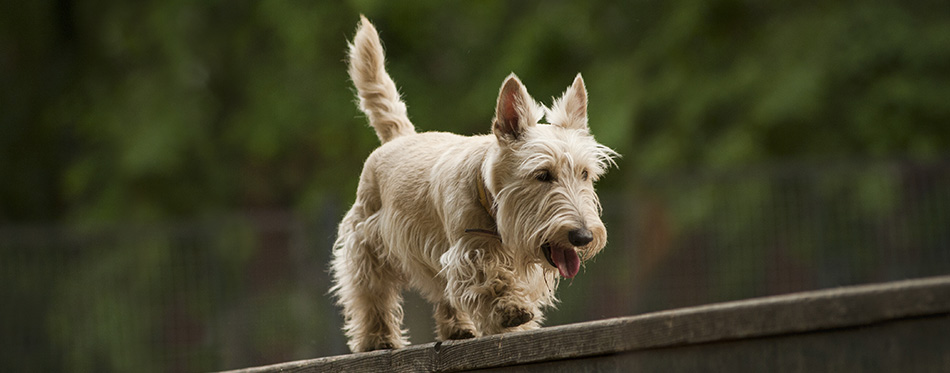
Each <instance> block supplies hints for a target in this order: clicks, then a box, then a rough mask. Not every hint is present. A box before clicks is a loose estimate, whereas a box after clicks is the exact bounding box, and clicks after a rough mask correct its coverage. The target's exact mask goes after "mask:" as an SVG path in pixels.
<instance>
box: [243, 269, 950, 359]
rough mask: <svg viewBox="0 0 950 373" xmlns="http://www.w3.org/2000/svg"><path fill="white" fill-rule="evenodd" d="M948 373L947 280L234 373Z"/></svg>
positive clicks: (754, 301) (949, 321) (726, 305)
mask: <svg viewBox="0 0 950 373" xmlns="http://www.w3.org/2000/svg"><path fill="white" fill-rule="evenodd" d="M487 368H491V369H492V370H496V371H519V372H534V371H537V372H550V371H563V372H573V371H657V372H669V371H688V372H693V371H767V372H781V371H807V372H812V371H839V372H848V371H853V372H857V371H886V372H916V371H950V276H944V277H934V278H925V279H915V280H906V281H898V282H890V283H883V284H873V285H863V286H852V287H845V288H837V289H828V290H820V291H812V292H805V293H796V294H788V295H781V296H773V297H766V298H758V299H750V300H744V301H738V302H729V303H720V304H712V305H707V306H701V307H693V308H684V309H678V310H671V311H664V312H657V313H651V314H645V315H640V316H631V317H623V318H616V319H608V320H600V321H592V322H585V323H579V324H571V325H563V326H555V327H548V328H542V329H538V330H533V331H528V332H518V333H508V334H501V335H494V336H489V337H483V338H476V339H470V340H462V341H448V342H437V343H428V344H423V345H417V346H410V347H407V348H403V349H399V350H385V351H374V352H369V353H360V354H351V355H341V356H332V357H323V358H317V359H312V360H301V361H295V362H289V363H282V364H276V365H269V366H263V367H256V368H248V369H244V370H239V371H237V372H387V371H393V372H454V371H464V370H472V369H487Z"/></svg>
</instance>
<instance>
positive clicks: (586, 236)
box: [567, 228, 594, 246]
mask: <svg viewBox="0 0 950 373" xmlns="http://www.w3.org/2000/svg"><path fill="white" fill-rule="evenodd" d="M567 240H568V241H571V245H574V246H584V245H587V244H589V243H590V242H591V241H593V240H594V234H593V233H591V232H590V231H589V230H587V229H585V228H580V229H575V230H572V231H570V232H567Z"/></svg>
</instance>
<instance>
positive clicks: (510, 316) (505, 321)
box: [501, 306, 534, 328]
mask: <svg viewBox="0 0 950 373" xmlns="http://www.w3.org/2000/svg"><path fill="white" fill-rule="evenodd" d="M532 319H534V314H533V313H531V311H528V310H527V309H524V308H521V307H516V306H509V307H507V308H505V309H504V310H503V311H502V314H501V326H503V327H505V328H514V327H516V326H519V325H524V324H525V323H527V322H528V321H531V320H532Z"/></svg>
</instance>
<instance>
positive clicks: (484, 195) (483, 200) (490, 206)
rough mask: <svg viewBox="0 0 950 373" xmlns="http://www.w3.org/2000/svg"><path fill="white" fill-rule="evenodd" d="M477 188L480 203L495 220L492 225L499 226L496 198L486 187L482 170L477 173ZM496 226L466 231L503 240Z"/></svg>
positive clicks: (466, 231)
mask: <svg viewBox="0 0 950 373" xmlns="http://www.w3.org/2000/svg"><path fill="white" fill-rule="evenodd" d="M475 189H476V190H477V191H478V203H480V204H481V205H482V208H484V209H485V212H486V213H488V216H490V217H491V220H492V222H493V224H492V225H494V226H497V223H495V201H494V198H492V195H491V194H490V193H488V189H487V188H486V187H485V181H484V180H482V173H481V171H480V170H479V172H477V173H476V175H475ZM494 226H493V227H492V229H478V228H472V229H466V230H465V233H475V234H480V235H486V236H489V237H491V238H495V239H498V240H499V241H501V236H500V235H498V230H497V228H495V227H494Z"/></svg>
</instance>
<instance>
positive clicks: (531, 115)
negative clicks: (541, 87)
mask: <svg viewBox="0 0 950 373" xmlns="http://www.w3.org/2000/svg"><path fill="white" fill-rule="evenodd" d="M542 114H543V111H542V109H541V108H540V107H538V104H537V102H535V101H534V99H533V98H531V96H530V95H528V90H527V89H526V88H525V87H524V84H522V83H521V80H518V77H517V76H516V75H515V74H514V73H512V74H511V75H508V78H506V79H505V82H504V83H502V85H501V91H500V92H499V93H498V104H497V106H496V107H495V119H494V121H493V123H492V132H493V133H494V134H495V136H496V137H498V141H501V142H503V143H510V142H513V141H517V140H519V139H521V137H522V136H523V135H524V132H525V131H526V130H527V129H528V127H532V126H534V125H536V124H537V123H538V121H539V120H541V116H542Z"/></svg>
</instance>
